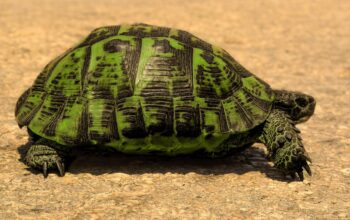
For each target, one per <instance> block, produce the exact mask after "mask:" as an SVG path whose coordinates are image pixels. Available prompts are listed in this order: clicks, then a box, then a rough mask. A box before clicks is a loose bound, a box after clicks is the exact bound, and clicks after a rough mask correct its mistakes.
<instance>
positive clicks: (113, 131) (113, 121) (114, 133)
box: [109, 103, 120, 140]
mask: <svg viewBox="0 0 350 220" xmlns="http://www.w3.org/2000/svg"><path fill="white" fill-rule="evenodd" d="M109 129H110V138H111V139H112V140H113V139H114V140H119V139H120V137H119V131H118V121H117V117H116V105H115V103H114V104H113V110H112V112H111V116H110V119H109Z"/></svg>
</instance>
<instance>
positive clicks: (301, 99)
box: [295, 98, 308, 107]
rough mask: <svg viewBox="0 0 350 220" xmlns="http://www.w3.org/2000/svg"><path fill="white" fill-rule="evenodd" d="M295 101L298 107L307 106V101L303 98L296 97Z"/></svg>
mask: <svg viewBox="0 0 350 220" xmlns="http://www.w3.org/2000/svg"><path fill="white" fill-rule="evenodd" d="M295 102H296V103H297V104H298V105H299V106H300V107H305V106H307V103H308V102H307V101H306V99H304V98H297V99H296V100H295Z"/></svg>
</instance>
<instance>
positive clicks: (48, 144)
mask: <svg viewBox="0 0 350 220" xmlns="http://www.w3.org/2000/svg"><path fill="white" fill-rule="evenodd" d="M65 148H67V147H66V146H62V145H59V144H57V143H54V142H52V141H49V140H46V139H44V138H40V139H39V140H37V141H35V142H34V143H33V144H32V145H31V146H30V148H29V150H28V152H27V154H26V156H25V163H26V164H27V165H29V166H30V167H33V168H35V169H38V170H42V172H43V174H44V177H45V178H46V177H47V175H48V171H49V170H54V169H57V170H58V171H59V174H60V176H64V173H65V165H64V164H65V162H66V159H67V158H68V154H69V151H67V149H65Z"/></svg>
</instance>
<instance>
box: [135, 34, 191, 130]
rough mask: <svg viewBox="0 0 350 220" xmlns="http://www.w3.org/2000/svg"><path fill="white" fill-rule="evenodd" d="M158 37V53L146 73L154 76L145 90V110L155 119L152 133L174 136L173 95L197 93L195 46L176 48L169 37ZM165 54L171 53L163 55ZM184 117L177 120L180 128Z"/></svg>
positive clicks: (143, 91)
mask: <svg viewBox="0 0 350 220" xmlns="http://www.w3.org/2000/svg"><path fill="white" fill-rule="evenodd" d="M154 40H155V42H154V44H153V48H154V50H155V55H154V56H152V57H151V58H150V59H149V62H148V63H147V65H146V67H145V70H144V73H143V74H145V75H146V76H147V77H148V78H151V79H152V81H148V82H147V83H146V86H145V87H144V88H143V89H142V91H141V96H142V97H144V100H145V105H144V106H145V108H144V112H143V113H144V114H147V115H148V116H149V117H151V118H152V119H153V121H155V122H153V123H152V124H149V125H148V128H147V130H148V132H150V134H153V133H156V132H161V133H162V134H163V135H171V134H172V133H174V129H173V123H174V122H173V120H174V117H173V114H174V112H173V105H174V103H173V98H174V97H184V96H192V93H193V86H192V80H193V79H192V75H193V73H192V68H193V67H192V48H190V47H188V46H186V45H185V46H184V49H182V50H179V49H176V48H173V47H172V46H171V45H170V42H169V41H168V40H166V39H156V38H155V39H154ZM163 53H164V54H171V56H170V57H168V56H162V55H161V54H163ZM169 79H170V80H169ZM153 97H154V98H153ZM155 99H159V100H161V102H158V101H156V100H155ZM180 120H181V119H180V118H178V119H177V121H176V122H175V124H177V125H179V129H178V130H181V129H180V127H181V126H184V125H185V123H181V122H180ZM192 130H193V129H192ZM181 132H182V131H180V135H181ZM191 133H194V132H193V131H191ZM187 134H188V133H187Z"/></svg>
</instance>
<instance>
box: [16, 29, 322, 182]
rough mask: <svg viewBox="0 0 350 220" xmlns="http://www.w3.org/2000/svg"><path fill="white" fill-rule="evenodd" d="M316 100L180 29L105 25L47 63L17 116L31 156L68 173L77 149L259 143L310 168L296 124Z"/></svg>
mask: <svg viewBox="0 0 350 220" xmlns="http://www.w3.org/2000/svg"><path fill="white" fill-rule="evenodd" d="M315 104H316V102H315V99H314V98H313V97H312V96H310V95H306V94H303V93H301V92H292V91H286V90H275V89H272V88H271V87H270V86H269V85H268V84H267V83H266V82H264V81H263V80H261V79H259V78H258V77H257V76H255V75H253V74H252V73H251V72H250V71H248V70H247V69H245V68H244V67H243V66H241V65H240V64H239V63H238V62H237V61H236V60H235V59H234V58H232V57H231V56H230V55H229V54H228V53H227V52H226V51H225V50H223V49H221V48H219V47H217V46H214V45H212V44H209V43H207V42H205V41H204V40H202V39H200V38H198V37H196V36H194V35H192V34H190V33H188V32H186V31H183V30H178V29H174V28H167V27H159V26H153V25H147V24H123V25H118V26H105V27H100V28H97V29H95V30H93V31H92V32H91V33H90V34H89V35H88V36H87V37H86V38H85V39H84V40H83V41H81V42H80V43H78V44H77V45H76V46H74V47H73V48H71V49H69V50H68V51H66V52H65V53H64V54H63V55H61V56H59V57H57V58H56V59H54V60H52V61H51V62H50V63H48V64H47V65H46V66H45V67H44V69H43V70H42V72H41V73H40V74H39V76H38V77H37V79H36V80H35V82H34V84H33V85H32V86H31V87H30V88H29V89H28V90H26V91H25V92H24V93H23V94H22V96H21V97H20V98H19V100H18V102H17V105H16V109H15V115H16V120H17V122H18V125H19V126H20V127H23V126H26V127H27V129H28V134H29V136H30V137H31V140H32V142H31V146H30V148H29V150H28V151H27V153H26V155H25V163H26V164H27V165H28V166H30V167H32V168H35V169H38V170H41V171H42V172H43V174H44V176H45V177H47V175H48V172H49V171H52V170H57V171H58V173H59V174H60V176H63V175H64V174H65V167H67V161H68V160H67V158H68V157H69V156H70V154H71V152H72V149H76V147H81V146H96V147H97V148H100V147H101V148H110V149H115V150H117V151H120V152H123V153H127V154H157V155H158V154H159V155H170V156H172V155H181V154H192V153H194V154H195V153H196V152H201V154H203V153H204V154H205V155H208V156H211V157H217V156H223V155H227V154H230V152H232V150H233V149H243V148H246V147H249V146H251V145H252V144H253V143H255V142H259V143H263V144H264V145H266V147H267V149H268V158H269V159H270V160H272V161H273V163H274V165H275V166H276V167H278V168H280V169H282V170H285V171H287V172H288V173H289V174H291V175H292V176H293V177H294V178H296V174H298V176H299V178H300V179H301V180H303V170H306V171H307V172H308V173H309V175H311V170H310V167H309V165H308V161H309V162H311V160H310V157H309V156H308V154H307V153H306V151H305V149H304V146H303V144H302V141H301V137H300V135H299V133H300V130H299V129H298V128H297V127H296V124H298V123H301V122H305V121H306V120H308V119H309V118H310V117H311V115H312V114H313V113H314V109H315Z"/></svg>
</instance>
